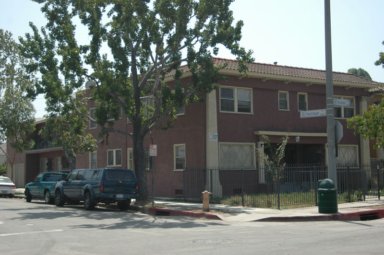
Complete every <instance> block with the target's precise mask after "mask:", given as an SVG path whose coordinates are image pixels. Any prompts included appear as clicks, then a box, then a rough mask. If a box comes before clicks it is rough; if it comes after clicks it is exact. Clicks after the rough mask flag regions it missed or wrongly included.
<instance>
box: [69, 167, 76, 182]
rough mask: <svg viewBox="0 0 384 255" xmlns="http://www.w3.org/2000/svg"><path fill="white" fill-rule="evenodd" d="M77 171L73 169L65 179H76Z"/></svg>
mask: <svg viewBox="0 0 384 255" xmlns="http://www.w3.org/2000/svg"><path fill="white" fill-rule="evenodd" d="M77 173H78V170H73V171H72V172H71V173H70V174H69V175H68V177H67V180H69V181H72V180H76V176H77Z"/></svg>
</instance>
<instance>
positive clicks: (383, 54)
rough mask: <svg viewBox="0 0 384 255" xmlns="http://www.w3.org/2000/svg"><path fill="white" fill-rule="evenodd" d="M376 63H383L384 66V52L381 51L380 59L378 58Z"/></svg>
mask: <svg viewBox="0 0 384 255" xmlns="http://www.w3.org/2000/svg"><path fill="white" fill-rule="evenodd" d="M383 45H384V41H383ZM375 64H376V65H378V66H379V65H382V66H383V67H384V52H380V53H379V59H378V60H376V62H375Z"/></svg>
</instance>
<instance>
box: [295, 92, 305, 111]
mask: <svg viewBox="0 0 384 255" xmlns="http://www.w3.org/2000/svg"><path fill="white" fill-rule="evenodd" d="M301 95H303V96H305V110H301V109H300V99H299V97H300V96H301ZM297 110H298V111H299V112H300V111H307V110H308V93H306V92H297Z"/></svg>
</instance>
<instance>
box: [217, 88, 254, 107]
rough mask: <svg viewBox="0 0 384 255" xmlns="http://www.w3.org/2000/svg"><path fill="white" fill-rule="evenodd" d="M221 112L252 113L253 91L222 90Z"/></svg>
mask: <svg viewBox="0 0 384 255" xmlns="http://www.w3.org/2000/svg"><path fill="white" fill-rule="evenodd" d="M220 111H222V112H237V113H251V112H252V89H247V88H231V87H222V88H220Z"/></svg>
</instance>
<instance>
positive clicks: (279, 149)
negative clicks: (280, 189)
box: [262, 136, 288, 182]
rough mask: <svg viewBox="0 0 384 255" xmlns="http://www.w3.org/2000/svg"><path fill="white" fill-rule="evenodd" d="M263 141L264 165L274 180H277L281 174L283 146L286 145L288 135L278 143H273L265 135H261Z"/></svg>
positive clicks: (282, 169) (283, 164)
mask: <svg viewBox="0 0 384 255" xmlns="http://www.w3.org/2000/svg"><path fill="white" fill-rule="evenodd" d="M262 138H263V140H264V141H265V142H266V143H265V145H264V146H265V147H264V149H265V151H266V155H265V157H264V162H265V166H266V168H267V169H268V173H269V175H270V176H271V177H272V180H273V181H274V182H278V181H279V180H280V179H281V178H282V176H283V174H282V172H283V171H284V167H285V161H284V159H285V148H286V147H287V143H288V137H287V136H286V137H283V139H282V140H281V143H280V144H277V145H273V144H271V143H270V141H269V138H268V137H267V136H263V137H262Z"/></svg>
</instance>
